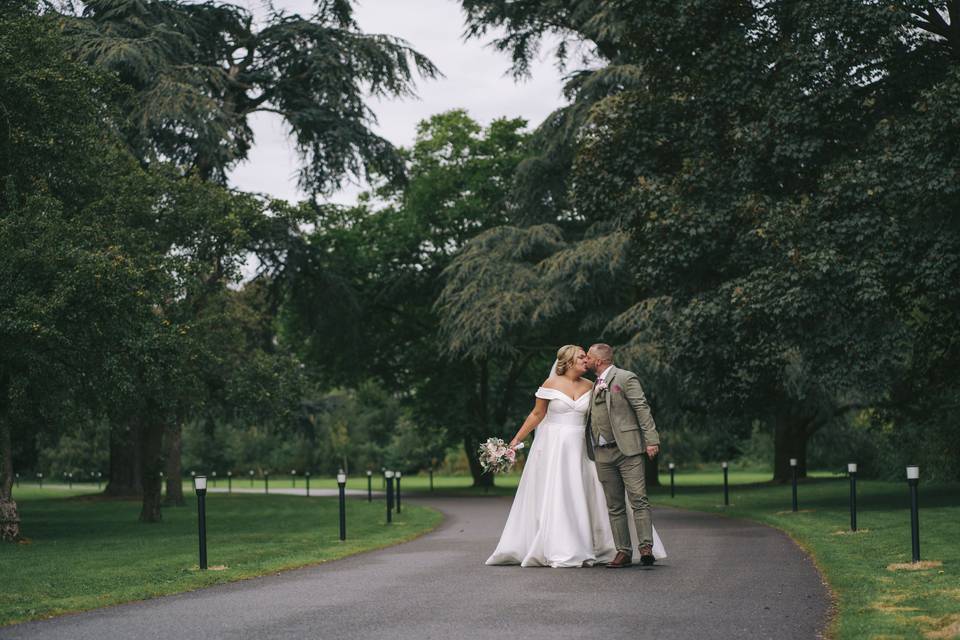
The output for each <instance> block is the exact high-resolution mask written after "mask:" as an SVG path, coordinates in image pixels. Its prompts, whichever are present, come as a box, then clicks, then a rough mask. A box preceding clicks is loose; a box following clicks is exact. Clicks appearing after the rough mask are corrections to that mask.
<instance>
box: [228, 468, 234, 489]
mask: <svg viewBox="0 0 960 640" xmlns="http://www.w3.org/2000/svg"><path fill="white" fill-rule="evenodd" d="M227 493H228V494H230V493H233V471H227Z"/></svg>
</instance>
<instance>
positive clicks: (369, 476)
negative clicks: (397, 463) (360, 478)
mask: <svg viewBox="0 0 960 640" xmlns="http://www.w3.org/2000/svg"><path fill="white" fill-rule="evenodd" d="M367 502H373V471H371V470H370V469H367Z"/></svg>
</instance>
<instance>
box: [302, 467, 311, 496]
mask: <svg viewBox="0 0 960 640" xmlns="http://www.w3.org/2000/svg"><path fill="white" fill-rule="evenodd" d="M303 477H304V478H306V479H307V497H308V498H309V497H310V472H309V471H304V472H303Z"/></svg>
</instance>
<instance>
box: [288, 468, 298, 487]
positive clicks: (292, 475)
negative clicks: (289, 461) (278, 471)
mask: <svg viewBox="0 0 960 640" xmlns="http://www.w3.org/2000/svg"><path fill="white" fill-rule="evenodd" d="M290 478H291V479H292V480H293V488H294V489H296V488H297V470H296V469H290Z"/></svg>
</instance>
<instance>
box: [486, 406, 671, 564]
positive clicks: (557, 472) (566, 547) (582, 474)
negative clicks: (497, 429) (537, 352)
mask: <svg viewBox="0 0 960 640" xmlns="http://www.w3.org/2000/svg"><path fill="white" fill-rule="evenodd" d="M536 396H537V397H538V398H544V399H546V400H548V401H549V405H548V408H547V414H546V416H544V418H543V421H542V422H541V423H540V425H539V426H538V427H537V430H536V437H535V438H534V440H533V446H532V447H531V448H530V453H529V454H528V455H527V463H526V465H525V466H524V469H523V474H522V475H521V476H520V484H519V485H518V486H517V493H516V496H515V497H514V499H513V506H512V507H511V508H510V515H509V516H508V517H507V524H506V525H505V526H504V528H503V534H502V535H501V536H500V542H499V544H498V545H497V548H496V550H495V551H494V552H493V555H491V556H490V557H489V558H488V559H487V562H486V564H488V565H495V564H519V565H520V566H523V567H580V566H583V565H584V564H586V565H588V566H589V565H592V564H595V563H598V562H599V563H606V562H610V561H611V560H613V557H614V556H615V555H616V552H617V550H616V547H615V546H614V543H613V533H612V531H611V529H610V520H609V518H608V517H607V504H606V500H605V498H604V497H603V488H602V487H601V485H600V481H599V480H598V478H597V469H596V467H595V466H594V463H593V462H591V461H590V460H589V459H588V458H587V455H586V443H585V442H584V437H583V433H584V429H585V427H586V413H587V407H588V403H589V402H590V394H589V393H585V394H584V395H582V396H580V397H579V398H577V399H576V400H574V399H573V398H571V397H569V396H567V395H566V394H565V393H563V392H562V391H558V390H556V389H547V388H544V387H540V388H539V389H538V390H537V393H536ZM629 509H630V507H629V506H628V507H627V510H628V512H629ZM628 519H629V521H630V535H631V538H632V542H633V549H634V550H636V548H637V544H638V542H637V534H636V531H635V529H634V525H633V518H632V517H631V518H628ZM653 555H654V557H656V558H658V559H660V558H665V557H667V554H666V551H665V550H664V547H663V543H662V542H661V540H660V537H659V536H658V535H657V531H656V529H654V531H653Z"/></svg>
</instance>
